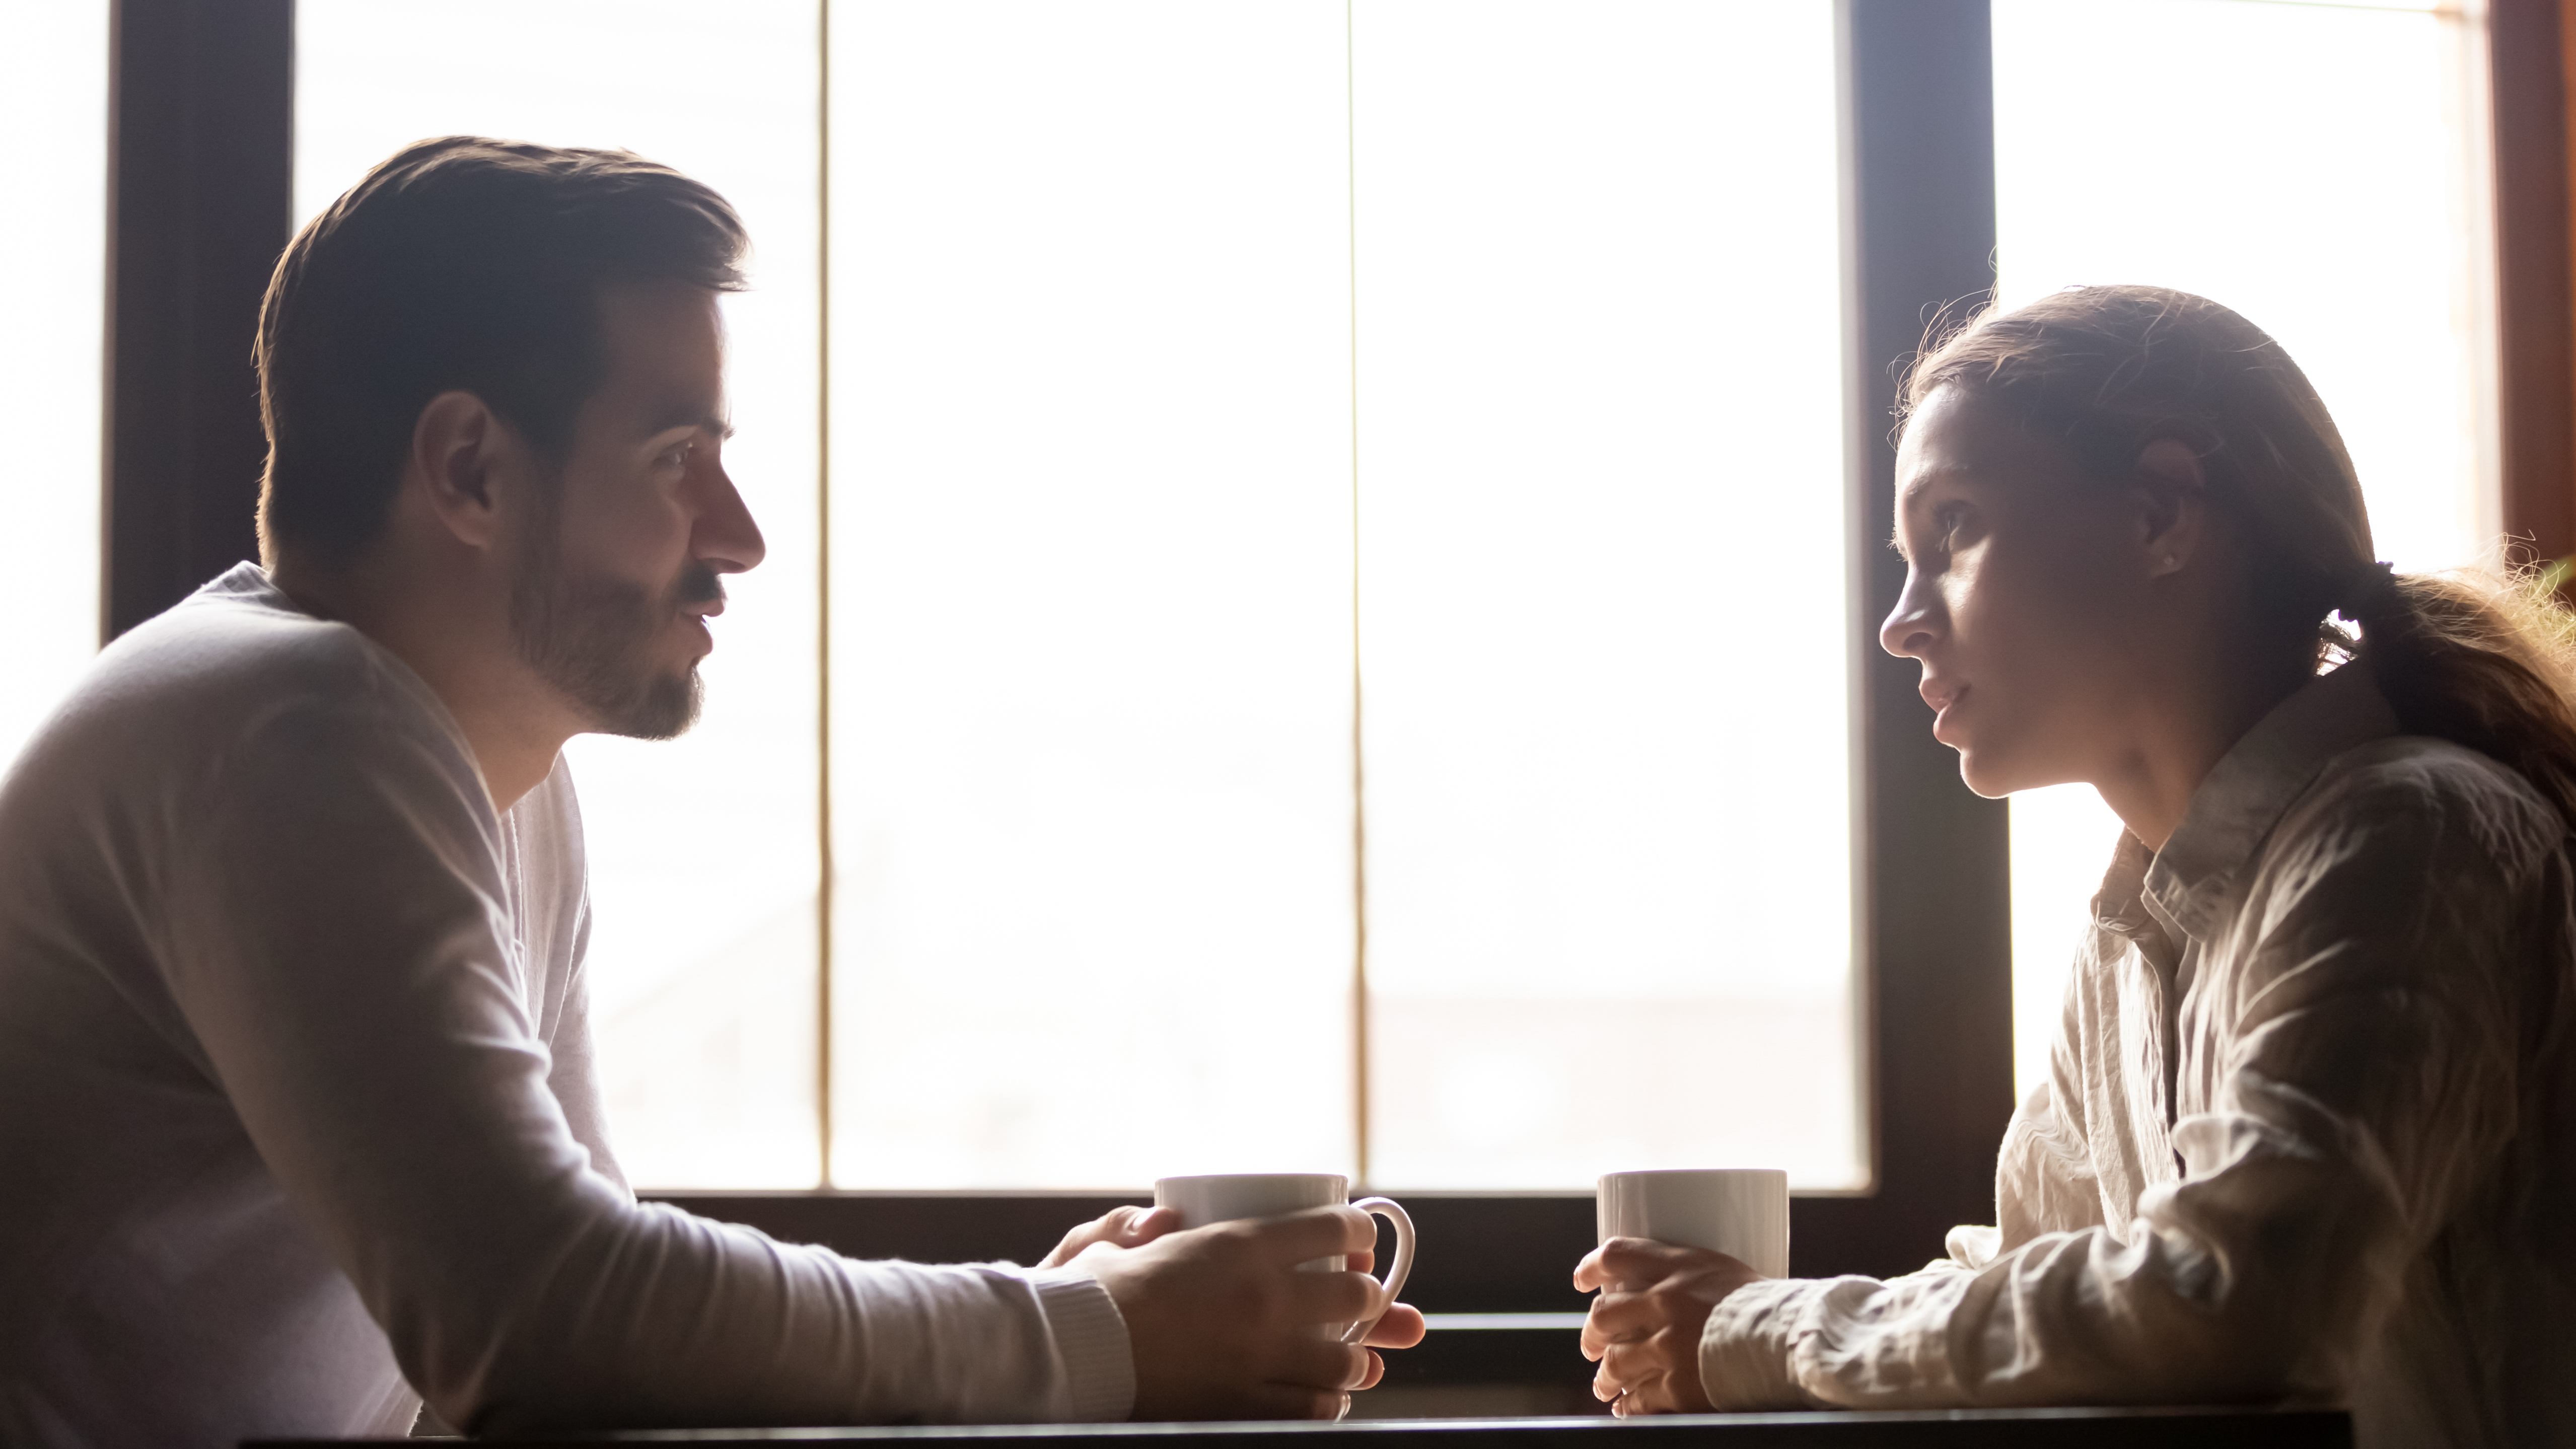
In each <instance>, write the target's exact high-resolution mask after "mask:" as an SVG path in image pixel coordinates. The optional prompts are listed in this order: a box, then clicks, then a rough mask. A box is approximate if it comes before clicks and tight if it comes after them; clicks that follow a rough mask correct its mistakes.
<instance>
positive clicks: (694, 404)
mask: <svg viewBox="0 0 2576 1449" xmlns="http://www.w3.org/2000/svg"><path fill="white" fill-rule="evenodd" d="M600 312H601V317H602V321H603V325H604V333H605V341H606V343H607V351H608V360H609V373H608V378H607V380H606V381H605V382H603V383H602V384H601V385H600V387H599V389H598V391H596V392H595V393H593V394H592V395H591V397H590V399H589V400H588V401H587V402H585V403H583V404H582V408H581V413H580V415H579V417H578V418H577V420H576V422H575V426H574V431H573V440H572V448H571V451H570V453H569V455H568V456H567V457H566V458H565V460H564V463H563V467H562V470H561V477H560V478H559V479H558V480H557V483H556V487H555V490H554V492H553V496H552V497H551V499H540V500H539V501H538V502H537V503H536V504H535V505H534V506H533V508H532V516H531V517H530V518H529V519H528V520H527V527H526V528H525V529H524V530H522V532H521V534H520V538H521V545H520V547H519V549H518V551H517V558H516V560H515V562H514V564H513V578H512V582H511V598H510V622H511V629H512V633H513V635H514V637H515V641H516V643H517V646H518V650H519V655H520V657H521V658H522V659H524V660H525V661H526V662H527V664H528V665H529V667H530V668H532V669H534V670H535V671H536V672H537V673H538V675H539V676H541V677H542V678H543V679H544V680H545V681H546V682H547V683H548V684H550V685H552V686H553V687H554V688H555V689H557V690H559V691H561V692H562V694H563V695H564V697H565V698H566V700H567V701H569V702H570V703H571V704H572V706H573V707H574V708H575V709H576V710H577V711H579V712H580V714H581V716H582V717H583V719H584V721H585V722H586V724H587V725H588V727H589V728H591V729H594V730H597V731H600V732H602V733H606V734H617V735H631V736H635V737H637V738H640V739H669V738H670V737H672V736H674V735H677V734H679V733H680V732H682V731H683V730H686V729H687V728H688V727H689V726H690V725H691V724H692V723H694V722H695V721H696V719H697V714H698V695H699V684H698V661H699V660H701V659H703V658H705V657H706V656H707V654H708V652H709V651H710V650H712V649H714V648H715V639H714V636H713V635H712V634H710V633H709V632H708V629H707V624H706V620H707V618H708V616H710V615H714V614H720V613H722V612H724V584H723V582H722V580H721V575H724V574H729V573H739V572H741V571H742V570H744V569H748V568H751V567H753V566H754V565H756V564H758V563H759V562H760V559H761V555H762V552H763V545H762V543H761V538H760V528H759V526H758V525H757V524H755V523H753V522H752V519H751V513H750V511H749V510H748V509H746V508H744V507H743V502H742V495H741V494H739V493H736V492H735V491H734V486H733V480H732V479H731V478H728V477H727V476H725V470H724V462H723V456H722V454H723V448H724V440H725V437H726V435H727V434H728V433H730V432H731V431H732V429H731V428H730V426H729V425H728V424H727V423H726V421H725V397H724V331H723V323H722V320H721V318H720V317H719V315H718V313H717V311H716V295H715V293H713V292H711V291H708V290H706V289H705V288H702V287H694V286H690V285H688V284H686V283H680V282H666V283H655V284H651V285H645V286H633V287H612V288H609V289H607V290H606V291H604V292H603V293H602V295H601V298H600Z"/></svg>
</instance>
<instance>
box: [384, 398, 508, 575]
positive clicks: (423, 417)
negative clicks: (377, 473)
mask: <svg viewBox="0 0 2576 1449" xmlns="http://www.w3.org/2000/svg"><path fill="white" fill-rule="evenodd" d="M524 452H525V449H524V447H523V446H522V444H521V443H520V440H519V436H518V433H517V430H516V429H513V428H512V427H511V426H510V425H509V424H507V423H505V422H503V421H502V420H501V419H500V417H499V416H498V415H497V414H495V413H494V412H493V411H492V409H491V406H490V405H489V404H487V403H485V402H484V401H483V399H481V398H479V397H476V396H475V395H474V394H472V393H470V392H443V393H440V394H439V395H438V396H436V397H434V398H431V399H430V400H429V403H428V405H427V406H425V407H423V408H422V409H421V410H420V417H419V419H418V420H417V421H415V422H414V423H413V424H412V430H411V456H410V458H409V459H408V460H406V463H405V466H404V469H403V472H404V475H405V477H404V484H405V486H406V487H407V488H411V489H415V490H416V491H417V494H418V497H419V498H420V501H421V502H422V503H423V504H424V505H426V507H427V509H428V512H429V514H430V515H431V516H432V517H433V518H435V519H437V520H438V523H439V524H440V526H441V527H443V528H444V529H445V531H446V532H447V533H448V534H450V535H451V536H453V537H454V538H455V540H456V541H457V542H459V543H462V544H464V545H466V546H467V547H469V548H478V549H488V548H491V547H492V546H493V545H494V544H495V543H496V542H498V541H499V539H500V536H501V501H502V494H503V492H504V491H505V489H506V487H507V486H508V483H509V480H510V478H511V476H512V474H513V473H515V472H516V471H517V468H516V467H515V466H514V465H517V464H519V463H521V462H522V461H523V459H522V456H521V455H522V454H523V453H524Z"/></svg>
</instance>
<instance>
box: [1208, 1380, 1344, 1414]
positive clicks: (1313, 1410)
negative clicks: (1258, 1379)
mask: <svg viewBox="0 0 2576 1449" xmlns="http://www.w3.org/2000/svg"><path fill="white" fill-rule="evenodd" d="M1350 1401H1351V1396H1350V1395H1348V1394H1346V1393H1343V1392H1342V1391H1341V1390H1339V1389H1330V1390H1327V1389H1310V1388H1305V1387H1303V1386H1301V1385H1297V1384H1254V1385H1253V1386H1252V1387H1251V1388H1250V1389H1249V1390H1247V1391H1245V1393H1244V1395H1243V1397H1242V1399H1241V1400H1239V1401H1238V1404H1237V1406H1235V1407H1237V1408H1239V1410H1240V1412H1235V1413H1231V1414H1229V1415H1228V1417H1231V1418H1238V1419H1338V1418H1340V1417H1341V1416H1342V1411H1343V1410H1344V1409H1346V1408H1348V1407H1349V1406H1350Z"/></svg>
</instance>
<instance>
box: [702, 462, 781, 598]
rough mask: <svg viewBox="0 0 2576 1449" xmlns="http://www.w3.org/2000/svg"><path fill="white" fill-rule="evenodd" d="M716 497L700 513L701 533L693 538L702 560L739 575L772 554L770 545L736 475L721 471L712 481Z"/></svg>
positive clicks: (712, 566) (715, 568)
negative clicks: (745, 498) (734, 482)
mask: <svg viewBox="0 0 2576 1449" xmlns="http://www.w3.org/2000/svg"><path fill="white" fill-rule="evenodd" d="M712 487H713V491H714V495H715V496H714V497H713V498H711V499H709V500H708V506H707V509H706V511H705V512H703V513H701V514H699V515H698V527H697V534H696V537H695V539H694V540H693V543H694V546H695V552H696V554H697V557H698V560H699V562H701V563H704V564H705V565H706V566H707V567H709V568H712V569H714V570H715V571H716V572H717V573H720V574H738V573H743V572H745V571H747V570H750V569H754V568H758V567H759V566H760V561H761V560H762V559H764V558H766V557H768V556H769V545H768V543H767V542H766V541H765V540H763V539H762V538H761V536H760V525H759V524H758V523H757V522H754V521H753V519H752V516H751V507H750V505H748V504H746V503H744V502H743V501H742V492H741V490H739V489H737V488H735V487H734V486H733V477H732V475H730V474H728V473H725V472H722V471H721V470H719V471H718V472H717V474H716V476H715V479H714V482H713V484H712Z"/></svg>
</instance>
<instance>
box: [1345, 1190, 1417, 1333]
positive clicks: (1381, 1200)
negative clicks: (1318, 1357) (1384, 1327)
mask: <svg viewBox="0 0 2576 1449" xmlns="http://www.w3.org/2000/svg"><path fill="white" fill-rule="evenodd" d="M1351 1206H1353V1207H1355V1208H1358V1209H1359V1210H1360V1211H1361V1212H1364V1213H1374V1214H1376V1215H1377V1216H1379V1217H1382V1218H1384V1219H1386V1220H1387V1221H1388V1222H1389V1223H1391V1224H1393V1225H1394V1227H1395V1262H1394V1263H1393V1264H1392V1265H1391V1266H1389V1267H1388V1268H1387V1270H1386V1280H1385V1281H1384V1282H1383V1283H1381V1284H1380V1285H1379V1290H1380V1296H1379V1299H1378V1310H1377V1312H1375V1313H1372V1314H1370V1315H1369V1316H1368V1317H1366V1318H1363V1319H1361V1320H1360V1321H1359V1322H1357V1323H1354V1324H1352V1325H1351V1326H1350V1331H1349V1332H1347V1333H1344V1334H1343V1335H1342V1342H1344V1343H1357V1342H1359V1341H1360V1340H1361V1339H1364V1338H1366V1337H1368V1332H1369V1330H1370V1329H1372V1328H1375V1327H1377V1321H1378V1320H1379V1319H1381V1318H1384V1317H1385V1316H1386V1310H1387V1309H1389V1308H1392V1307H1394V1306H1395V1295H1396V1294H1398V1293H1401V1292H1403V1291H1404V1278H1405V1275H1406V1274H1408V1273H1411V1272H1412V1271H1413V1219H1412V1218H1410V1217H1408V1216H1406V1215H1405V1211H1404V1208H1403V1207H1402V1206H1401V1205H1400V1204H1398V1203H1397V1202H1396V1200H1395V1199H1393V1198H1390V1197H1364V1198H1361V1199H1360V1200H1359V1201H1358V1202H1355V1203H1352V1204H1351Z"/></svg>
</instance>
